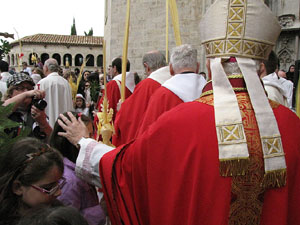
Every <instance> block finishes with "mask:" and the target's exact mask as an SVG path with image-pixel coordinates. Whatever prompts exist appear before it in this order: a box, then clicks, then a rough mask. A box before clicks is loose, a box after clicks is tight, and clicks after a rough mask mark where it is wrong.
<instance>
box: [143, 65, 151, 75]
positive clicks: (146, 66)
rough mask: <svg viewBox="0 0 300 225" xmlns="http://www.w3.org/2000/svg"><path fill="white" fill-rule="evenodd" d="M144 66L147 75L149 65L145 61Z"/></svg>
mask: <svg viewBox="0 0 300 225" xmlns="http://www.w3.org/2000/svg"><path fill="white" fill-rule="evenodd" d="M144 68H145V73H146V74H147V76H148V75H149V74H150V71H151V70H150V67H149V66H148V64H147V63H144Z"/></svg>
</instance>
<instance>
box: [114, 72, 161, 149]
mask: <svg viewBox="0 0 300 225" xmlns="http://www.w3.org/2000/svg"><path fill="white" fill-rule="evenodd" d="M160 86H161V85H160V83H158V82H157V81H155V80H153V79H150V78H148V79H145V80H143V81H141V82H140V83H139V84H138V85H137V86H136V88H135V89H134V92H133V94H132V95H131V96H130V97H129V98H128V99H126V101H124V103H123V104H122V106H121V109H120V111H119V112H118V113H117V116H116V120H115V135H114V136H113V139H112V141H113V142H112V143H113V145H114V146H120V145H122V144H125V143H127V142H129V141H130V140H131V139H133V138H134V137H135V136H136V133H137V129H138V127H139V125H140V122H141V121H142V119H143V115H144V113H145V111H146V109H147V106H148V103H149V100H150V97H151V96H152V94H153V93H154V91H156V89H157V88H159V87H160Z"/></svg>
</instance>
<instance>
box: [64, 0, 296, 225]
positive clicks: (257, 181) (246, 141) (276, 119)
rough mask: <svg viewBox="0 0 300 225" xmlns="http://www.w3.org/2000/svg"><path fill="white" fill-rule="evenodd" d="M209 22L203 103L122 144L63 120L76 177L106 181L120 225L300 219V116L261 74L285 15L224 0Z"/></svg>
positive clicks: (254, 0)
mask: <svg viewBox="0 0 300 225" xmlns="http://www.w3.org/2000/svg"><path fill="white" fill-rule="evenodd" d="M215 15H218V17H215ZM212 18H213V21H212ZM246 18H247V19H246ZM224 21H225V22H224ZM201 23H202V26H201V28H202V29H201V33H203V35H204V36H203V37H202V40H203V43H204V45H205V50H206V55H207V57H208V58H211V59H210V62H211V64H209V63H208V67H207V69H208V72H209V74H210V70H212V85H211V83H208V84H207V86H206V87H205V88H204V91H203V94H202V97H201V98H200V99H198V100H197V101H194V102H188V103H183V104H180V105H178V106H177V107H175V108H172V109H171V110H169V111H168V112H165V113H164V114H162V115H161V116H160V117H159V118H158V119H157V120H156V122H154V123H153V124H152V125H150V126H149V127H148V128H147V129H146V130H145V132H143V133H142V134H140V135H138V136H137V137H136V139H135V140H133V141H131V142H129V143H127V144H125V145H121V146H119V147H118V148H116V149H113V148H111V147H108V146H106V145H104V144H102V143H97V142H95V141H94V140H92V139H87V138H82V136H86V135H87V133H86V132H83V130H84V129H74V128H76V127H82V126H83V123H82V122H81V121H79V122H78V121H76V119H75V118H74V117H72V115H71V114H69V115H70V117H71V118H72V121H68V120H67V119H66V118H65V117H63V116H62V120H63V121H64V123H63V122H62V121H60V125H61V126H62V127H63V128H64V129H65V130H66V131H67V132H66V133H62V134H61V135H62V136H65V137H67V138H68V139H69V140H70V141H71V142H72V143H73V144H79V146H80V152H79V156H78V159H77V162H76V167H77V168H76V170H77V172H78V175H79V176H81V177H82V178H84V179H85V180H87V181H89V182H91V183H94V184H95V185H99V186H102V187H103V190H104V196H105V200H106V203H107V206H108V212H109V216H110V219H111V221H112V224H120V225H121V224H126V225H127V224H128V225H129V224H133V225H137V224H142V225H148V224H149V225H154V224H155V225H165V224H172V225H177V224H178V225H182V224H185V225H196V224H199V225H200V224H208V225H227V224H229V225H236V224H243V225H273V224H276V225H294V224H300V213H299V202H300V193H299V190H300V163H299V162H300V132H299V130H300V120H299V118H298V117H297V116H296V115H295V114H294V113H293V112H292V111H291V110H289V109H288V108H286V107H284V106H282V105H280V104H278V103H276V102H273V101H271V100H268V99H267V98H266V96H265V92H264V90H263V87H262V85H261V83H260V80H259V78H258V74H257V65H259V62H260V61H259V60H262V59H267V58H268V54H269V53H270V51H271V49H272V47H273V45H274V44H275V42H276V38H277V37H278V36H279V34H280V30H281V29H280V25H279V24H278V21H277V18H276V17H274V16H273V15H272V13H271V11H270V10H269V9H268V7H267V6H266V5H265V4H264V3H263V1H261V0H251V1H250V0H248V1H247V0H244V1H232V0H217V1H215V3H214V4H212V6H211V7H210V8H209V9H208V10H207V12H206V14H205V15H204V16H203V18H202V22H201ZM223 23H224V27H222V26H221V24H223ZM258 23H259V24H260V26H259V27H258V26H257V24H258ZM266 27H268V29H265V28H266ZM260 28H262V29H260ZM181 52H182V51H181ZM229 56H234V57H232V58H230V57H229ZM233 59H234V60H236V61H234V60H233ZM253 59H257V61H254V60H253ZM227 103H228V104H227ZM262 103H263V104H262ZM228 146H229V148H228ZM224 150H226V151H224ZM99 160H100V161H99ZM99 179H101V184H100V183H99Z"/></svg>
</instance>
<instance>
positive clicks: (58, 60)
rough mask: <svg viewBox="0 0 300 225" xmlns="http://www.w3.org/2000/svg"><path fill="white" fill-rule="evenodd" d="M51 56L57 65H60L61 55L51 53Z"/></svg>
mask: <svg viewBox="0 0 300 225" xmlns="http://www.w3.org/2000/svg"><path fill="white" fill-rule="evenodd" d="M52 58H53V59H56V61H57V63H58V65H59V66H60V64H61V57H60V54H58V53H54V54H53V55H52Z"/></svg>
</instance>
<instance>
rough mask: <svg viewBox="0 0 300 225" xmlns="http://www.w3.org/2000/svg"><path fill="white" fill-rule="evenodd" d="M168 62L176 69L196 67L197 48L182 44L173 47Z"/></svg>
mask: <svg viewBox="0 0 300 225" xmlns="http://www.w3.org/2000/svg"><path fill="white" fill-rule="evenodd" d="M170 64H172V67H173V70H174V72H175V73H176V71H178V70H180V69H184V68H191V69H194V70H196V69H197V49H195V48H193V47H192V46H191V45H188V44H184V45H180V46H178V47H175V48H173V50H172V54H171V58H170Z"/></svg>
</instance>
